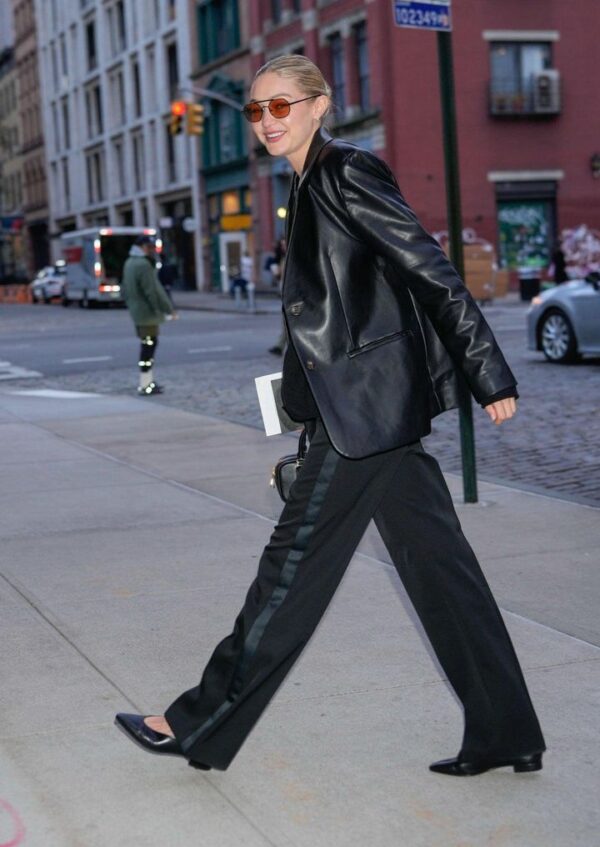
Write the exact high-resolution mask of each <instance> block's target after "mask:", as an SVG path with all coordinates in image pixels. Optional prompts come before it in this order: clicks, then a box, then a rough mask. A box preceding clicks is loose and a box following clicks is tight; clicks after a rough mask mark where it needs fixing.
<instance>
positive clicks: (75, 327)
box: [0, 302, 600, 506]
mask: <svg viewBox="0 0 600 847" xmlns="http://www.w3.org/2000/svg"><path fill="white" fill-rule="evenodd" d="M525 311H526V307H525V306H524V305H523V304H520V303H505V304H503V303H501V302H500V303H498V305H493V306H490V307H486V310H485V313H486V315H487V317H488V320H489V321H490V323H491V325H492V327H493V329H494V331H495V333H496V335H497V337H498V340H499V342H500V344H501V346H502V348H503V350H504V352H505V355H506V356H507V358H508V360H509V363H510V364H511V367H512V368H513V369H514V371H515V373H516V375H517V378H518V380H519V391H520V394H521V400H520V402H519V414H518V415H517V417H516V418H515V419H514V420H513V421H511V422H510V423H509V424H506V425H504V426H502V427H494V426H493V425H491V424H490V422H489V421H488V419H487V417H486V416H485V414H484V413H483V412H482V410H480V409H478V408H477V407H475V409H474V414H475V422H476V441H477V460H478V472H479V475H480V478H482V479H486V480H490V481H500V482H506V483H508V484H510V485H517V486H519V487H522V488H531V489H532V490H535V491H538V492H540V491H541V492H544V493H546V494H548V495H550V496H560V497H565V498H569V499H574V500H576V501H578V502H583V503H589V504H591V505H597V506H598V505H600V426H599V425H598V411H599V407H600V402H599V400H600V359H586V360H584V361H583V362H582V363H579V364H576V365H570V366H560V365H551V364H549V363H547V362H546V361H545V360H544V358H543V357H542V356H541V354H539V353H534V352H531V351H529V350H527V348H526V337H525ZM279 321H280V318H279V316H278V315H277V314H273V315H248V314H244V313H241V314H236V313H230V314H223V313H215V312H200V311H198V312H196V311H182V312H180V320H178V321H175V322H171V323H168V324H166V325H165V326H164V328H163V330H162V336H161V344H160V349H159V352H158V357H157V367H156V375H157V378H158V380H159V381H160V382H161V383H164V385H165V387H166V391H165V393H164V394H163V395H160V396H159V397H153V398H147V400H146V402H152V403H156V402H158V403H166V404H168V405H172V406H176V407H178V408H182V409H188V410H190V411H197V412H202V413H203V414H208V415H212V416H214V417H222V418H225V419H228V420H232V421H237V422H241V423H245V424H248V425H251V426H256V427H260V426H261V418H260V412H259V409H258V404H257V401H256V394H255V390H254V377H255V376H257V375H260V374H266V373H272V372H274V371H277V370H279V369H280V367H281V360H280V359H279V358H277V357H273V356H271V355H269V354H268V353H267V348H268V347H269V346H271V344H273V342H274V341H275V339H276V337H277V336H278V334H279ZM137 355H138V345H137V341H136V339H135V337H134V335H133V331H132V325H131V322H130V319H129V316H128V314H127V312H126V311H124V310H116V309H111V310H93V311H85V310H80V309H68V310H67V309H62V308H61V307H60V306H57V305H52V306H44V305H37V306H3V307H0V388H2V389H3V390H7V389H9V388H10V387H14V388H34V387H49V388H64V389H70V390H86V391H98V392H102V393H117V394H131V393H133V392H135V386H136V384H137V376H136V361H137ZM7 363H8V364H7ZM17 368H26V369H29V370H30V371H33V372H37V373H38V374H40V376H37V377H29V378H27V379H20V378H16V377H18V376H19V371H18V370H16V369H17ZM11 369H12V371H13V373H12V375H11ZM458 432H459V429H458V417H457V414H456V413H455V412H450V413H448V414H446V415H443V416H441V417H440V418H438V419H436V421H435V423H434V432H433V434H432V435H431V436H430V437H429V438H428V439H427V440H426V447H427V448H428V449H430V450H431V452H433V453H434V454H435V455H436V456H437V457H438V459H439V460H440V463H441V464H442V467H443V468H444V469H445V470H447V471H459V470H460V467H461V460H460V443H459V436H458ZM282 452H288V451H287V449H286V448H282Z"/></svg>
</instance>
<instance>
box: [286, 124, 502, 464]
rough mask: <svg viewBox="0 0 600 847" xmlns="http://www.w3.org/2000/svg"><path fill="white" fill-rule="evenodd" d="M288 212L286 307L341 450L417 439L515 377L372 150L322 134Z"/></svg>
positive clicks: (355, 453)
mask: <svg viewBox="0 0 600 847" xmlns="http://www.w3.org/2000/svg"><path fill="white" fill-rule="evenodd" d="M292 197H295V201H294V203H293V208H290V209H289V232H288V249H287V255H286V263H285V271H284V278H283V287H282V295H283V309H284V315H285V319H286V322H287V326H288V329H289V336H290V341H291V343H292V344H293V345H294V348H295V350H296V352H297V354H298V358H299V360H300V363H301V365H302V368H303V370H304V373H305V375H306V378H307V380H308V383H309V385H310V388H311V391H312V393H313V396H314V398H315V402H316V404H317V407H318V409H319V413H320V415H321V418H322V420H323V423H324V425H325V428H326V430H327V433H328V435H329V437H330V439H331V442H332V444H333V446H334V447H335V449H336V450H337V451H338V452H340V453H341V454H342V455H344V456H347V457H349V458H361V457H364V456H369V455H373V454H375V453H381V452H384V451H386V450H390V449H393V448H396V447H399V446H401V445H404V444H410V443H411V442H414V441H417V440H418V439H419V438H421V437H423V436H424V435H427V434H428V433H429V432H430V431H431V418H432V417H433V416H435V415H437V414H439V413H440V412H442V411H445V410H446V409H449V408H452V407H454V406H456V405H457V402H458V397H457V377H456V370H455V369H456V368H458V369H459V370H460V371H461V372H462V374H463V375H464V377H465V378H466V380H467V383H468V385H469V387H470V389H471V391H472V393H473V395H474V396H475V399H476V400H478V401H479V402H481V401H483V400H485V399H486V398H488V397H492V396H493V395H494V394H496V393H498V392H500V391H503V390H505V389H507V388H510V387H511V386H514V385H516V380H515V378H514V376H513V374H512V373H511V371H510V369H509V367H508V365H507V364H506V361H505V360H504V357H503V355H502V353H501V352H500V349H499V347H498V345H497V343H496V341H495V339H494V336H493V335H492V332H491V330H490V328H489V326H488V324H487V323H486V321H485V319H484V317H483V315H482V314H481V311H480V310H479V308H478V307H477V305H476V304H475V302H474V301H473V298H472V297H471V295H470V294H469V292H468V291H467V289H466V288H465V286H464V284H463V282H462V281H461V279H460V277H459V276H458V274H457V273H456V270H455V269H454V267H453V266H452V264H451V263H450V262H449V261H448V259H447V258H446V255H445V254H444V252H443V250H442V249H441V248H440V246H439V245H438V243H437V241H436V240H435V239H434V238H432V237H431V236H430V235H428V234H427V233H426V232H425V231H424V229H423V228H422V227H421V225H420V224H419V222H418V220H417V218H416V217H415V215H414V213H413V212H412V210H411V209H410V207H409V206H408V205H407V203H406V202H405V200H404V198H403V197H402V195H401V193H400V190H399V188H398V184H397V183H396V180H395V179H394V176H393V174H392V172H391V171H390V169H389V168H388V166H387V165H386V164H385V163H384V162H383V161H381V159H379V158H377V156H375V155H373V154H372V153H370V152H367V151H365V150H362V149H360V148H358V147H356V146H355V145H353V144H349V143H348V142H345V141H341V140H339V139H333V138H331V136H329V135H328V133H327V132H325V130H323V129H320V130H318V131H317V133H316V134H315V136H314V137H313V140H312V142H311V146H310V149H309V152H308V155H307V160H306V164H305V168H304V171H303V173H302V176H301V178H300V179H298V177H297V176H296V177H295V178H294V185H293V189H292Z"/></svg>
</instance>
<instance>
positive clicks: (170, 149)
mask: <svg viewBox="0 0 600 847" xmlns="http://www.w3.org/2000/svg"><path fill="white" fill-rule="evenodd" d="M165 138H166V139H167V179H168V181H169V182H177V159H176V157H175V138H174V136H173V135H171V131H170V129H169V124H168V123H167V124H165Z"/></svg>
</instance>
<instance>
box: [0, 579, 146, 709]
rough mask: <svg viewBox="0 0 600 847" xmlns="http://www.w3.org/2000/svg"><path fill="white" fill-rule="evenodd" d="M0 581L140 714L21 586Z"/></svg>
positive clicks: (124, 694)
mask: <svg viewBox="0 0 600 847" xmlns="http://www.w3.org/2000/svg"><path fill="white" fill-rule="evenodd" d="M0 579H2V580H3V581H4V582H5V583H6V584H7V585H8V586H10V588H11V589H12V590H13V591H14V592H15V593H16V594H17V595H18V596H19V597H20V598H21V600H23V601H24V603H25V604H26V606H27V607H28V608H29V610H30V611H32V612H33V613H34V615H35V616H36V618H38V619H40V620H41V621H43V622H44V623H45V624H46V625H47V626H48V627H50V629H51V630H52V631H53V632H54V633H55V635H57V636H58V637H59V639H61V640H62V641H64V642H65V644H68V646H69V647H70V648H71V649H72V650H74V652H75V653H77V655H78V656H80V658H82V659H83V661H84V662H85V663H86V664H87V665H88V666H89V667H90V668H92V669H93V670H94V671H95V672H96V673H97V674H98V675H99V676H100V677H101V678H102V679H103V680H104V681H105V682H106V683H108V685H110V686H111V688H113V689H114V690H115V691H116V692H117V693H118V694H119V695H120V696H121V697H123V698H124V699H125V701H126V702H127V703H129V704H130V705H131V706H133V708H134V709H135V710H136V711H137V712H140V708H139V706H138V705H137V704H136V703H134V701H133V700H132V699H131V698H130V697H129V695H128V694H126V693H125V692H124V691H123V690H122V689H121V688H120V687H119V686H118V685H117V683H116V682H115V681H114V680H112V679H111V678H110V677H109V676H107V674H106V673H105V672H104V671H103V670H102V669H101V668H100V667H99V666H98V665H97V664H96V663H95V662H93V661H92V659H90V657H89V656H88V655H86V654H85V653H84V652H83V650H81V649H80V648H79V647H78V646H77V645H76V644H75V643H74V642H73V641H72V640H71V639H70V638H69V637H68V636H67V635H66V634H65V633H64V632H63V631H62V630H61V629H60V627H59V626H58V625H57V624H55V623H54V622H53V621H52V620H51V619H50V617H49V615H47V614H46V613H45V612H43V611H42V609H41V607H40V606H38V605H37V604H36V603H35V602H34V601H33V600H32V599H31V598H30V597H29V596H28V595H27V592H26V591H25V589H23V588H20V587H19V586H18V585H17V584H16V583H15V582H13V581H12V580H11V579H10V578H9V577H8V576H7V575H6V574H5V573H0Z"/></svg>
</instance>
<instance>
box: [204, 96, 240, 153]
mask: <svg viewBox="0 0 600 847" xmlns="http://www.w3.org/2000/svg"><path fill="white" fill-rule="evenodd" d="M242 91H243V87H242V86H241V85H236V84H235V83H234V82H230V83H229V84H228V85H226V86H224V87H222V88H220V89H219V93H221V94H224V95H226V96H227V97H230V98H231V99H232V100H240V98H241V96H242ZM245 139H246V133H245V132H244V127H242V117H241V112H238V111H237V110H236V109H232V108H231V106H226V105H225V104H224V103H219V101H218V100H213V101H212V103H211V107H210V117H209V118H208V119H207V120H206V123H205V134H204V150H203V153H204V165H205V167H209V168H210V167H215V166H217V165H222V164H226V163H227V162H232V161H235V160H236V159H240V158H241V157H242V156H244V155H245V153H246V147H245Z"/></svg>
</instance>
